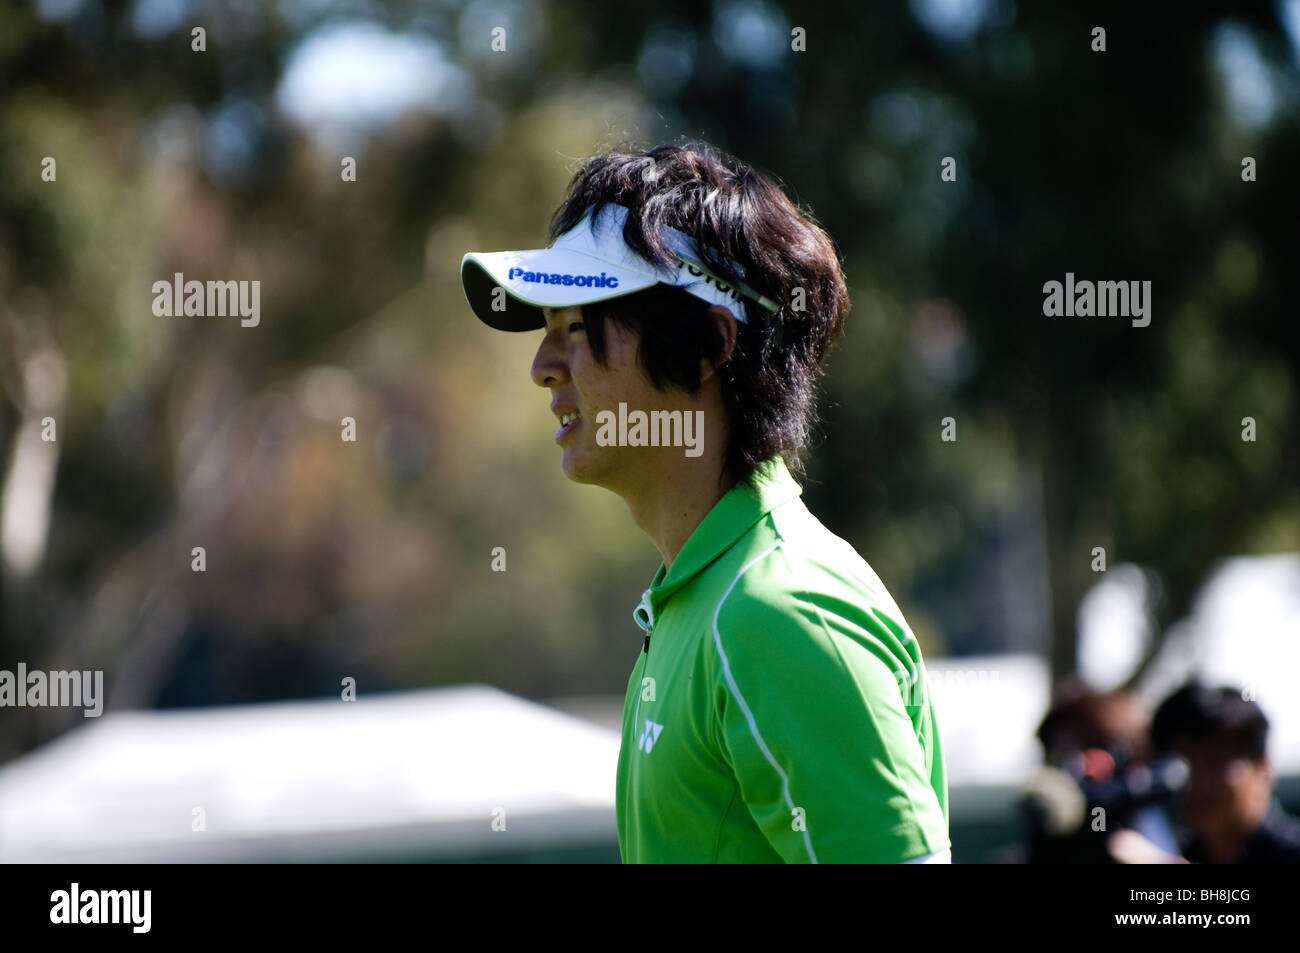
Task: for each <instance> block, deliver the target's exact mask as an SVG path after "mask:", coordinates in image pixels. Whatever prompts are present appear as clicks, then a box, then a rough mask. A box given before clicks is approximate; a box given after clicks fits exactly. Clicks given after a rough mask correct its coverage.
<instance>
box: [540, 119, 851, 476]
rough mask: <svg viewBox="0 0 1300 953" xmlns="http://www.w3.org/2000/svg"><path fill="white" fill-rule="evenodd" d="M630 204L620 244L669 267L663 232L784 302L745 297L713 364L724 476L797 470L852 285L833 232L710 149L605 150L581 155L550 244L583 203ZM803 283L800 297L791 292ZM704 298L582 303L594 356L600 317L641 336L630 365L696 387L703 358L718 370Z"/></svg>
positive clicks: (646, 294)
mask: <svg viewBox="0 0 1300 953" xmlns="http://www.w3.org/2000/svg"><path fill="white" fill-rule="evenodd" d="M606 203H613V204H617V205H622V206H624V207H626V208H627V209H628V217H627V224H626V225H625V226H624V229H623V240H624V241H625V242H627V244H628V245H629V246H630V247H631V248H632V249H633V250H634V251H636V252H637V253H638V254H639V255H641V256H642V257H643V258H645V259H647V260H649V261H651V262H653V263H655V264H657V265H662V266H665V267H675V266H676V265H677V258H676V256H675V255H674V254H673V253H672V252H671V251H670V250H669V248H668V247H667V245H665V243H664V241H663V237H662V235H661V234H660V233H659V228H660V227H661V226H668V227H670V228H675V229H677V230H678V231H681V232H684V233H686V234H687V235H689V236H690V237H691V238H693V239H695V240H696V242H698V243H699V245H700V249H701V254H702V255H703V256H704V258H705V262H704V263H705V264H706V265H708V266H709V267H710V268H711V269H713V270H714V271H715V272H716V273H717V274H718V275H719V276H720V277H722V278H724V279H726V280H728V281H736V280H739V279H741V278H742V276H741V275H740V274H737V273H736V272H735V270H734V269H732V268H730V267H729V266H728V264H727V259H730V260H731V261H734V262H735V263H736V264H738V265H739V266H740V268H741V269H742V270H743V280H744V281H745V283H746V284H748V285H749V286H750V287H751V288H753V289H754V290H756V291H758V292H759V293H760V294H763V295H766V296H767V297H768V298H770V299H772V300H773V301H774V302H776V303H777V304H778V305H780V310H779V311H778V312H777V313H775V314H773V313H772V312H769V311H767V310H766V309H765V308H763V307H762V306H761V305H759V304H757V303H755V302H753V301H750V300H749V299H748V298H746V299H745V301H744V304H743V305H742V307H743V308H744V312H745V313H744V315H743V316H742V315H737V318H738V319H739V318H741V317H743V318H744V319H745V320H743V321H738V323H737V332H736V344H735V347H734V349H733V350H732V353H731V356H730V357H729V358H728V359H727V361H726V362H725V363H724V364H722V365H721V366H720V368H719V376H720V378H721V383H722V396H723V401H724V403H725V405H726V408H727V419H728V436H727V446H726V449H725V452H724V464H725V468H724V476H730V478H731V479H732V480H733V481H735V482H747V481H748V480H749V479H750V478H751V477H752V476H753V474H754V470H755V469H756V468H757V467H758V465H759V464H760V463H762V462H764V461H765V460H768V459H770V458H772V457H774V456H776V455H778V454H779V455H780V456H782V457H783V458H784V460H785V462H786V465H787V466H788V467H789V468H790V469H791V470H792V471H793V472H794V473H796V474H802V472H803V453H804V450H805V447H806V445H807V442H808V436H809V433H810V432H811V430H812V428H813V426H815V424H816V404H815V397H816V393H815V392H816V386H817V382H818V379H819V378H820V374H821V367H822V362H823V361H824V360H825V358H826V355H827V353H829V351H830V349H831V346H832V345H833V344H834V343H835V341H836V339H837V338H838V337H839V335H840V333H841V332H842V330H843V326H844V318H845V315H846V314H847V313H848V310H849V294H848V288H847V286H846V284H845V281H844V273H843V271H842V270H841V268H840V262H839V258H838V256H837V254H836V252H835V247H834V245H833V244H832V242H831V240H830V237H829V236H828V235H827V234H826V232H825V231H823V230H822V228H821V227H820V226H819V225H818V224H817V223H816V222H815V221H814V219H813V217H812V215H811V213H810V212H808V211H805V210H802V209H800V208H799V207H798V206H797V205H795V203H794V202H792V201H791V200H790V199H789V198H787V197H786V195H785V193H784V192H782V191H781V187H780V185H779V184H778V183H777V182H776V181H775V180H773V179H771V178H769V177H768V176H766V175H764V174H762V173H761V172H757V171H755V170H754V169H752V168H751V167H750V166H748V165H746V164H745V163H743V162H741V161H740V160H738V159H736V158H734V157H732V156H729V155H727V154H725V153H723V152H721V151H720V150H718V149H716V148H714V147H713V146H710V145H708V144H706V143H699V142H693V143H688V144H686V145H680V146H678V145H664V146H658V147H656V148H653V149H650V150H648V151H644V152H637V151H613V152H608V153H604V154H601V155H597V156H593V157H591V158H590V159H587V160H586V161H585V162H584V163H583V164H582V166H581V167H580V168H579V169H578V171H577V172H576V173H575V174H574V176H573V179H572V181H571V182H570V183H569V189H568V194H567V196H566V197H565V199H564V201H563V202H562V203H561V204H560V207H559V208H558V209H556V212H555V216H554V218H553V219H552V222H551V229H550V240H551V241H552V242H554V241H555V239H556V238H558V237H559V236H560V235H562V234H564V233H565V232H567V231H568V230H569V229H571V228H573V227H574V226H575V225H576V224H577V223H578V221H579V220H580V219H581V218H582V214H583V212H584V211H586V209H587V208H588V207H589V206H592V205H594V206H596V207H597V212H596V214H599V210H600V207H602V206H604V205H605V204H606ZM800 290H801V292H802V293H799V291H800ZM708 309H709V304H708V303H707V302H705V301H701V300H700V299H698V298H696V297H694V296H692V295H689V294H687V293H686V292H685V291H683V290H681V289H680V288H674V287H672V286H669V285H655V286H653V287H651V288H647V289H646V290H644V291H640V292H636V293H634V294H630V295H625V296H623V297H621V298H614V299H611V300H609V301H604V302H599V303H597V304H593V305H586V306H585V307H584V308H583V309H582V310H583V321H584V323H585V324H586V327H587V337H588V341H589V342H590V345H591V350H592V355H593V357H595V359H596V360H597V361H598V362H599V363H601V364H604V363H605V329H604V322H605V320H606V319H609V320H614V321H616V322H618V323H619V324H620V325H622V326H623V327H626V328H629V329H632V330H635V331H637V332H638V334H639V336H640V342H641V343H640V348H639V354H638V360H639V361H640V363H641V366H642V367H643V369H644V370H645V372H646V374H647V376H648V377H649V379H650V381H651V383H653V384H654V386H655V387H657V388H659V389H660V390H663V389H665V385H667V386H672V387H676V388H679V389H682V390H685V391H687V392H689V393H692V394H693V393H695V392H696V391H697V390H698V389H699V387H700V371H699V365H700V360H701V359H702V358H704V359H707V360H708V361H709V362H710V363H711V364H712V365H714V366H715V367H716V366H718V362H719V360H720V358H721V355H722V351H723V348H724V347H725V342H724V341H723V340H722V338H721V336H720V335H719V334H718V333H717V331H716V329H715V328H714V326H713V324H712V322H710V321H707V320H706V319H705V316H706V312H707V311H708Z"/></svg>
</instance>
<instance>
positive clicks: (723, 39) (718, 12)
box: [713, 0, 790, 69]
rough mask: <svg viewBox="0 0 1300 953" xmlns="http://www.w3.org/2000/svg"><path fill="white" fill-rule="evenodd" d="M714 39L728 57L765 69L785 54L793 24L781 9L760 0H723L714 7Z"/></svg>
mask: <svg viewBox="0 0 1300 953" xmlns="http://www.w3.org/2000/svg"><path fill="white" fill-rule="evenodd" d="M713 42H714V43H716V44H717V45H718V49H720V50H722V52H723V55H725V56H726V57H727V58H728V59H730V60H733V61H734V62H737V63H742V64H744V65H745V66H752V67H755V68H757V69H762V68H765V67H770V66H775V65H776V64H777V63H778V62H779V61H780V60H781V58H782V57H784V56H785V54H786V52H787V51H788V50H789V44H790V27H789V26H788V25H787V24H786V20H785V17H784V16H783V15H782V13H781V12H780V11H779V10H775V9H773V8H772V7H769V6H768V5H767V4H765V3H762V2H759V0H722V2H720V3H719V4H718V5H717V6H716V7H715V8H714V11H713Z"/></svg>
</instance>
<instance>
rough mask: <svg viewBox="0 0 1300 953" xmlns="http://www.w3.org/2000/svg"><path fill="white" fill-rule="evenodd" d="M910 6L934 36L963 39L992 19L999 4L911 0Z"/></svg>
mask: <svg viewBox="0 0 1300 953" xmlns="http://www.w3.org/2000/svg"><path fill="white" fill-rule="evenodd" d="M908 6H909V7H910V9H911V11H912V16H914V17H915V18H916V21H917V22H918V23H920V24H921V26H923V27H925V28H926V29H927V30H928V31H929V32H930V33H932V34H933V35H934V36H937V37H939V38H940V39H942V40H950V41H952V42H954V43H962V42H965V41H966V40H969V39H970V38H971V37H972V36H974V35H975V33H976V31H977V30H979V28H980V27H981V26H983V25H984V23H985V21H987V20H989V19H990V17H991V16H992V14H993V13H994V12H995V10H996V6H997V5H996V4H995V3H994V2H993V0H911V3H910V4H908ZM1013 10H1014V8H1013Z"/></svg>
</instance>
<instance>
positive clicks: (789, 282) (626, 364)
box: [461, 145, 951, 863]
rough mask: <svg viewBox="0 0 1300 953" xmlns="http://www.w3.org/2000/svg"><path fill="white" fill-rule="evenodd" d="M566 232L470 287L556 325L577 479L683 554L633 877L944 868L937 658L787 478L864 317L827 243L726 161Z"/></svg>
mask: <svg viewBox="0 0 1300 953" xmlns="http://www.w3.org/2000/svg"><path fill="white" fill-rule="evenodd" d="M550 237H551V241H552V244H551V246H550V247H549V248H545V249H538V250H533V251H519V252H497V253H471V254H468V255H466V256H465V258H464V260H463V261H462V264H461V277H462V281H463V284H464V288H465V294H466V297H467V299H468V300H469V303H470V305H471V307H472V308H473V310H474V312H475V314H476V315H478V317H479V318H480V319H482V320H483V321H484V322H485V323H487V324H488V325H490V326H492V327H494V328H499V329H503V330H508V331H524V330H533V329H539V330H544V332H545V333H544V336H543V339H542V341H541V345H540V347H539V348H538V350H537V354H536V357H535V359H534V361H533V365H532V378H533V380H534V382H535V383H537V384H538V385H539V386H541V387H544V388H546V389H548V390H549V391H550V392H551V409H552V411H553V412H554V414H555V415H556V417H557V418H558V420H559V423H560V429H559V431H558V432H557V433H556V436H555V440H556V443H558V444H559V445H560V447H561V448H562V449H563V460H562V466H563V469H564V472H565V474H566V475H567V476H568V477H569V478H570V479H571V480H574V481H575V482H578V483H590V484H594V485H597V486H603V487H606V488H607V489H610V490H612V491H613V492H615V493H617V494H619V495H620V496H621V497H623V499H624V500H625V501H626V502H627V505H628V508H629V510H630V511H631V515H632V519H633V521H634V522H635V523H636V525H637V526H638V527H640V528H641V530H643V531H644V532H645V533H646V534H647V535H648V536H649V537H650V538H651V539H652V540H653V541H654V543H655V546H656V547H657V548H658V549H659V551H660V553H661V554H662V556H663V563H662V564H661V565H660V567H659V569H658V571H657V572H656V573H655V576H654V579H653V580H652V582H651V584H650V588H648V589H647V590H646V591H645V592H644V593H643V594H642V597H641V602H640V605H638V606H637V608H636V611H635V613H634V618H635V619H636V622H637V624H638V625H639V626H640V627H641V628H642V629H643V630H644V632H645V639H644V642H643V645H642V651H641V654H640V657H639V658H638V660H637V663H636V665H635V667H634V669H633V672H632V675H631V677H630V679H629V681H628V686H627V694H626V700H625V707H624V715H623V742H622V749H621V752H620V755H619V765H618V778H617V818H618V833H619V847H620V850H621V852H622V856H623V860H624V861H625V862H704V863H716V862H782V861H785V862H791V863H803V862H812V863H817V862H819V861H820V862H886V863H896V862H950V861H951V854H950V846H951V845H950V842H949V840H948V790H947V780H946V774H945V770H944V761H943V754H942V751H941V748H940V744H939V733H938V729H937V727H936V724H935V718H934V712H933V710H932V707H931V705H930V699H929V692H928V690H927V681H926V674H925V668H924V664H923V661H922V658H921V651H920V647H919V646H918V645H917V642H916V639H915V638H914V637H913V635H912V632H911V631H910V629H909V628H908V626H907V623H906V622H905V621H904V620H903V616H902V613H901V612H900V611H899V609H898V607H897V606H896V605H895V603H894V601H893V599H891V598H890V596H889V594H888V593H887V592H886V590H885V587H884V585H883V584H882V583H881V582H880V580H879V579H878V578H877V576H876V574H875V573H874V572H873V571H872V570H871V568H870V567H869V566H868V565H867V564H866V563H865V562H864V561H863V560H862V559H861V557H860V556H858V554H857V553H856V552H855V551H854V550H853V548H852V547H851V546H850V545H849V544H848V543H846V542H844V541H843V540H841V539H839V538H838V537H836V536H834V535H833V534H832V533H830V531H828V530H827V529H826V528H825V527H824V526H822V524H821V523H820V522H818V521H817V519H816V518H814V517H813V516H812V514H811V513H809V511H808V510H807V508H806V507H805V506H804V505H803V502H802V501H801V500H800V498H799V496H800V493H801V490H800V487H799V485H798V484H797V483H796V482H795V481H794V479H793V478H792V476H791V473H790V468H791V467H793V468H795V469H796V470H798V467H799V458H800V454H801V452H802V451H803V449H804V444H805V441H806V437H807V434H808V430H809V427H810V426H811V423H812V421H813V412H814V408H813V398H814V387H815V384H816V381H817V378H818V376H819V374H820V370H821V365H822V361H823V360H824V358H825V356H826V354H827V352H828V350H829V349H830V347H831V345H832V343H833V342H834V341H835V339H836V338H837V336H838V335H839V333H840V331H841V328H842V325H843V321H844V316H845V314H846V313H847V311H848V292H847V289H846V287H845V283H844V276H843V274H842V272H841V269H840V265H839V261H838V258H837V257H836V254H835V250H834V247H833V245H832V244H831V241H830V239H829V238H828V237H827V236H826V234H825V233H824V232H823V231H822V230H821V229H820V228H819V227H818V226H817V225H816V224H815V223H814V222H813V221H812V220H811V218H810V217H809V216H808V215H806V214H804V213H803V212H801V211H800V210H799V209H798V208H797V207H796V206H795V205H794V204H793V203H792V202H791V201H790V200H789V199H788V198H787V197H786V196H785V195H784V193H783V192H782V191H781V189H780V188H779V187H778V186H777V185H776V184H775V183H773V182H772V181H771V180H770V179H768V178H767V177H766V176H764V175H761V174H759V173H757V172H755V171H754V170H753V169H751V168H749V167H748V166H746V165H745V164H743V163H741V162H739V161H737V160H735V159H733V158H731V157H729V156H725V155H723V154H722V153H720V152H719V151H717V150H715V149H713V148H711V147H709V146H706V145H694V146H661V147H659V148H656V149H652V150H650V151H648V152H611V153H608V154H604V155H599V156H595V157H593V158H591V159H589V160H587V162H586V163H585V164H584V165H583V166H582V167H581V168H580V169H579V171H578V172H577V173H576V174H575V176H574V177H573V180H572V182H571V183H570V186H569V190H568V195H567V197H566V198H565V200H564V202H563V203H562V204H561V205H560V207H559V209H558V210H557V211H556V214H555V218H554V221H553V223H552V226H551V235H550ZM647 421H648V422H649V427H648V431H649V432H647V427H646V423H647ZM629 422H631V423H630V424H629ZM873 463H874V461H871V460H865V459H864V461H863V465H864V466H868V465H872V464H873Z"/></svg>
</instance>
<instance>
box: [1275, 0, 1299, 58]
mask: <svg viewBox="0 0 1300 953" xmlns="http://www.w3.org/2000/svg"><path fill="white" fill-rule="evenodd" d="M1277 18H1278V19H1279V20H1281V21H1282V29H1283V30H1284V31H1285V32H1286V37H1287V39H1288V40H1290V41H1291V58H1292V59H1293V60H1295V62H1296V65H1297V66H1300V0H1278V4H1277Z"/></svg>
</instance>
